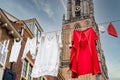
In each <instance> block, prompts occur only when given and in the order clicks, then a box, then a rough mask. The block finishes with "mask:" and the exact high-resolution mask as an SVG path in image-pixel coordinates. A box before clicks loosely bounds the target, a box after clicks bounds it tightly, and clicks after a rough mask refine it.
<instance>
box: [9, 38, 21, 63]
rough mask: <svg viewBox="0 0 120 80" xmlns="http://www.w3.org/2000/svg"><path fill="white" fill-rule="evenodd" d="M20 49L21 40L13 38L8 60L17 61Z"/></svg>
mask: <svg viewBox="0 0 120 80" xmlns="http://www.w3.org/2000/svg"><path fill="white" fill-rule="evenodd" d="M20 49H21V41H19V42H16V40H14V43H13V46H12V49H11V54H10V59H9V62H17V59H18V56H19V53H20Z"/></svg>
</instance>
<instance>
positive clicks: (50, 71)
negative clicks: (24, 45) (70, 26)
mask: <svg viewBox="0 0 120 80" xmlns="http://www.w3.org/2000/svg"><path fill="white" fill-rule="evenodd" d="M61 32H62V31H56V32H49V33H42V34H41V37H40V44H39V48H38V52H37V56H36V59H35V64H34V67H33V70H32V74H31V76H32V77H35V78H38V77H40V76H44V75H51V76H57V74H58V68H59V62H60V52H61V47H62V40H61Z"/></svg>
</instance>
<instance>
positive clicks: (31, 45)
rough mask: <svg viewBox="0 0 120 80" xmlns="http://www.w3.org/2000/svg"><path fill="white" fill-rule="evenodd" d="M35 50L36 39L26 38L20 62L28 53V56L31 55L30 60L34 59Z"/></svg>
mask: <svg viewBox="0 0 120 80" xmlns="http://www.w3.org/2000/svg"><path fill="white" fill-rule="evenodd" d="M36 48H37V44H36V38H35V37H34V38H32V39H30V38H29V37H28V38H27V41H26V44H25V47H24V51H23V56H22V60H23V59H24V58H25V56H26V55H27V53H28V52H29V51H30V54H31V55H32V58H33V59H35V56H36Z"/></svg>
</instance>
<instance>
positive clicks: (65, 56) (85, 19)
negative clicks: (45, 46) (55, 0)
mask: <svg viewBox="0 0 120 80" xmlns="http://www.w3.org/2000/svg"><path fill="white" fill-rule="evenodd" d="M87 26H92V27H93V28H94V30H95V32H96V33H97V35H98V36H99V30H98V26H97V24H96V23H95V19H94V7H93V0H67V19H65V15H64V16H63V23H62V30H63V33H62V34H63V36H62V41H63V49H62V53H61V66H60V70H59V75H58V77H59V79H60V80H108V73H107V67H106V63H105V57H104V54H103V50H102V48H101V43H100V39H99V40H97V46H96V47H97V52H98V58H99V63H100V67H101V71H102V74H101V75H91V74H87V75H83V76H80V77H79V78H78V79H73V78H71V72H70V71H69V56H70V49H71V48H70V47H71V35H72V32H73V30H74V29H79V30H82V29H84V28H85V27H87Z"/></svg>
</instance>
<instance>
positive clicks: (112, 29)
mask: <svg viewBox="0 0 120 80" xmlns="http://www.w3.org/2000/svg"><path fill="white" fill-rule="evenodd" d="M107 32H108V34H110V35H112V36H114V37H118V34H117V31H116V29H115V27H114V26H113V25H112V23H110V24H109V26H108V28H107Z"/></svg>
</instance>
